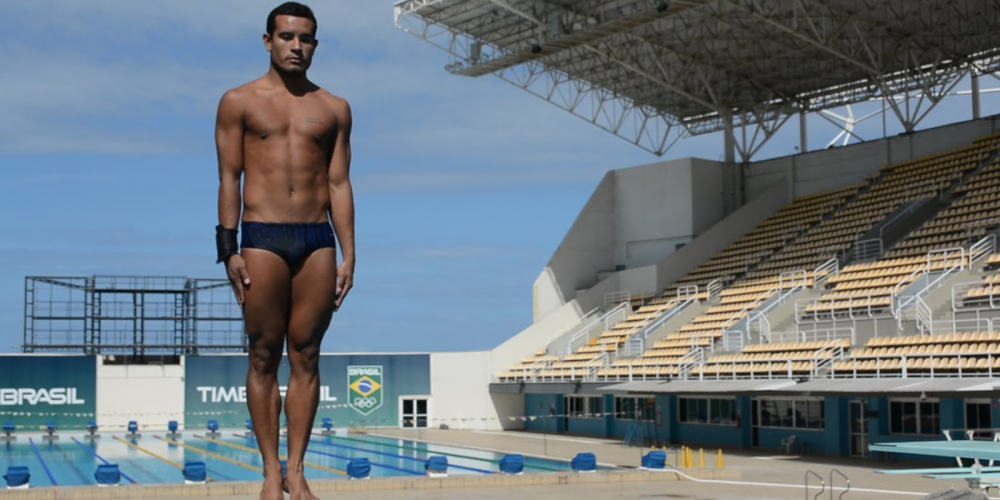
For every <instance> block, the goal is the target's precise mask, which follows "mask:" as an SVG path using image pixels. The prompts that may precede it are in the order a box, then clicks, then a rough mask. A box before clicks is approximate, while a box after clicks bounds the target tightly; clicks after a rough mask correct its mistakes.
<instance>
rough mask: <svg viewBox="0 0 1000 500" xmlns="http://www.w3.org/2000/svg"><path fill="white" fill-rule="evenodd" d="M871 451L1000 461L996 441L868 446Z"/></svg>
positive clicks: (879, 444) (924, 442) (998, 446)
mask: <svg viewBox="0 0 1000 500" xmlns="http://www.w3.org/2000/svg"><path fill="white" fill-rule="evenodd" d="M868 449H870V450H871V451H881V452H884V453H907V454H910V455H928V456H934V457H961V458H975V459H979V460H1000V443H998V442H994V441H910V442H903V443H876V444H871V445H869V446H868Z"/></svg>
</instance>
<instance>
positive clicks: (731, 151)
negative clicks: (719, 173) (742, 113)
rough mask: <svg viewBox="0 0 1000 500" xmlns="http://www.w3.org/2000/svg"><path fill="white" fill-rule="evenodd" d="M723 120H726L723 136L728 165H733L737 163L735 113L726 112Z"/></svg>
mask: <svg viewBox="0 0 1000 500" xmlns="http://www.w3.org/2000/svg"><path fill="white" fill-rule="evenodd" d="M723 120H725V130H724V132H723V135H724V137H725V139H724V141H723V142H724V145H725V151H726V163H728V164H730V165H732V164H734V163H736V137H735V136H733V113H732V112H731V111H726V112H725V114H724V115H723Z"/></svg>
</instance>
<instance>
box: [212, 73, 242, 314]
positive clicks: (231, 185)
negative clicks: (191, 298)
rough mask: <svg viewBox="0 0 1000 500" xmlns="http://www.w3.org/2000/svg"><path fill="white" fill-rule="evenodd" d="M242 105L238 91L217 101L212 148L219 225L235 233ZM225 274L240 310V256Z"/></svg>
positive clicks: (237, 211)
mask: <svg viewBox="0 0 1000 500" xmlns="http://www.w3.org/2000/svg"><path fill="white" fill-rule="evenodd" d="M244 108H245V104H244V102H243V99H242V97H241V96H240V94H239V92H238V91H235V90H230V91H228V92H226V93H225V94H223V96H222V100H221V101H219V112H218V115H217V116H216V120H215V147H216V151H217V153H218V157H219V225H220V226H222V227H223V228H225V229H237V228H238V226H239V222H240V208H241V206H240V204H241V201H242V200H241V199H240V178H241V177H242V176H243V112H244ZM226 274H227V275H228V276H229V282H230V284H231V285H232V286H233V293H235V294H236V301H237V302H239V304H240V306H241V307H242V306H243V302H244V297H245V295H244V292H245V287H247V286H250V276H249V274H247V270H246V263H245V262H243V258H242V257H240V256H239V255H233V256H231V257H230V258H229V259H227V261H226Z"/></svg>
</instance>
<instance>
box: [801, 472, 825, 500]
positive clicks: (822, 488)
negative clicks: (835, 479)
mask: <svg viewBox="0 0 1000 500" xmlns="http://www.w3.org/2000/svg"><path fill="white" fill-rule="evenodd" d="M810 474H811V475H813V476H816V478H817V479H819V486H820V490H819V493H817V494H816V495H815V496H813V500H816V499H818V498H819V497H820V495H822V494H823V492H824V491H826V481H824V480H823V476H821V475H819V474H817V473H815V472H813V471H812V469H810V470H807V471H806V497H805V498H806V500H809V475H810Z"/></svg>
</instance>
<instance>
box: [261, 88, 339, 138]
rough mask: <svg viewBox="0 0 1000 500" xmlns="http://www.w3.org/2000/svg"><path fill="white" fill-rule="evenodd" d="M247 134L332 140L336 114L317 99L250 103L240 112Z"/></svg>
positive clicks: (262, 136)
mask: <svg viewBox="0 0 1000 500" xmlns="http://www.w3.org/2000/svg"><path fill="white" fill-rule="evenodd" d="M244 122H245V123H244V126H245V129H246V133H247V135H248V136H250V137H252V138H256V139H262V140H267V139H277V138H279V137H283V138H303V139H308V140H311V141H315V142H317V143H318V144H320V145H328V144H330V143H332V138H333V134H334V132H335V131H336V127H337V123H336V116H334V114H333V113H332V112H331V110H330V109H329V108H327V107H326V106H324V105H323V103H322V102H321V101H318V100H315V99H308V100H307V99H301V100H289V101H278V102H275V101H258V102H253V103H250V104H249V105H248V106H247V109H246V113H245V114H244Z"/></svg>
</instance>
